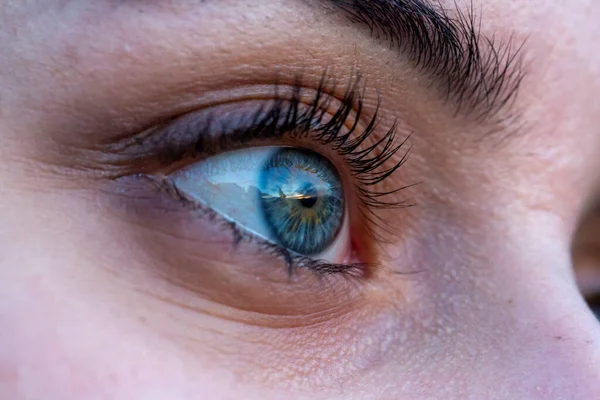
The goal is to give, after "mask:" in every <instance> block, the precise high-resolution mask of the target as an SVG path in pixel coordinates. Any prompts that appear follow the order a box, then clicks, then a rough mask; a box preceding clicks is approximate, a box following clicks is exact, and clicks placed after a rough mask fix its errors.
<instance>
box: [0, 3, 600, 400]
mask: <svg viewBox="0 0 600 400" xmlns="http://www.w3.org/2000/svg"><path fill="white" fill-rule="evenodd" d="M468 3H469V2H461V1H459V2H458V5H459V7H461V8H464V9H466V8H467V5H468ZM481 3H482V4H481V5H478V6H477V9H476V13H477V15H480V16H481V18H482V21H481V27H482V31H483V33H484V34H485V35H487V36H488V37H492V36H494V37H495V38H497V40H498V41H505V42H506V41H508V40H510V38H511V37H512V38H513V39H514V40H515V42H516V43H523V42H524V43H525V46H524V48H523V60H524V66H525V68H526V75H525V79H524V80H523V83H522V85H521V87H520V90H519V93H518V96H517V97H516V99H515V101H514V103H513V104H511V105H510V108H509V109H507V110H506V112H507V114H510V112H511V111H512V112H514V113H515V114H518V115H519V118H518V121H519V122H518V127H514V126H512V125H508V124H507V125H506V126H500V127H498V126H496V127H493V129H492V128H491V127H490V126H483V124H479V123H477V122H475V123H474V122H471V121H467V120H465V119H460V118H455V117H454V116H453V115H452V112H451V110H448V109H447V108H445V106H444V104H442V103H443V102H439V101H438V100H437V99H436V95H437V94H436V93H435V92H432V91H431V90H430V89H429V88H428V85H426V84H423V77H421V76H418V75H417V74H416V73H414V71H412V70H411V68H410V67H409V66H408V63H407V62H406V60H404V59H403V58H402V56H401V55H400V56H398V55H397V54H396V52H394V51H392V50H390V46H389V44H386V43H385V41H382V40H377V39H374V38H373V37H371V36H370V34H369V31H368V30H365V29H364V27H360V26H358V25H357V24H354V23H352V22H350V21H348V20H347V19H346V18H345V17H344V16H343V15H342V14H341V13H338V12H332V8H331V7H330V6H328V7H325V8H322V7H321V6H322V4H321V3H319V2H317V1H293V0H278V1H266V0H265V1H253V2H249V1H245V2H244V1H234V0H227V1H225V0H223V1H185V0H181V1H176V0H173V1H148V2H144V1H127V2H125V1H96V0H89V1H83V0H82V1H58V0H56V1H51V0H40V1H10V0H5V1H3V2H0V54H2V57H0V156H1V158H0V181H1V182H3V185H4V187H5V190H4V191H0V219H1V220H2V221H3V222H0V239H1V240H2V243H5V244H6V248H4V249H3V250H2V252H3V253H4V254H3V256H2V257H0V281H1V282H4V283H3V284H2V285H3V286H2V287H0V300H2V301H0V326H4V327H11V330H10V332H8V333H7V331H6V330H2V331H3V332H1V333H0V397H2V398H11V399H36V398H44V399H45V400H48V399H65V398H74V399H75V398H86V399H94V398H98V399H101V398H114V399H130V398H144V399H145V398H148V399H154V398H158V399H165V398H173V399H179V398H181V399H195V398H231V399H237V398H244V399H253V398H256V399H269V398H289V397H290V395H289V391H290V390H294V389H297V390H303V391H304V392H306V393H307V394H306V395H305V397H306V398H317V397H316V396H318V395H315V394H314V393H317V392H318V393H319V395H322V396H323V398H328V399H331V398H341V399H350V398H381V399H396V398H399V399H401V398H407V399H418V398H457V399H459V398H461V399H462V398H469V396H473V398H569V397H572V398H582V399H585V398H588V399H592V398H600V386H599V383H598V382H600V376H599V372H598V371H600V328H599V327H598V324H597V322H596V321H595V320H594V319H593V318H592V316H591V315H590V313H589V312H587V311H586V310H585V306H584V304H583V302H582V300H581V298H580V297H579V296H578V294H577V290H576V287H575V286H574V285H573V282H572V281H573V280H572V277H571V270H570V261H569V244H570V243H569V241H570V238H571V235H572V234H573V231H574V230H575V228H576V225H577V222H578V219H579V218H580V217H581V215H582V214H583V213H584V212H585V211H586V207H588V206H589V204H590V203H591V202H592V201H593V200H594V199H595V198H596V197H597V195H598V192H599V191H600V190H599V188H600V172H599V171H600V98H599V96H598V93H600V55H598V49H600V24H598V21H600V3H599V2H597V1H594V0H588V1H584V0H577V1H570V2H559V1H544V0H539V1H527V2H523V1H517V0H514V1H510V0H496V1H485V0H484V1H482V2H481ZM448 4H449V3H448ZM331 65H335V66H341V67H340V68H341V70H343V69H344V68H345V67H346V66H347V67H348V69H350V68H351V67H353V66H357V67H358V68H360V69H361V71H362V73H363V74H364V75H365V76H366V77H367V78H368V79H367V80H368V82H369V85H371V86H372V87H374V88H377V89H379V90H380V93H381V96H382V99H383V102H382V114H383V115H385V116H386V118H389V119H390V120H391V119H393V118H396V117H398V116H399V115H400V117H401V118H403V121H404V120H406V124H407V126H408V127H417V128H419V132H424V133H423V134H421V135H418V134H417V135H415V139H414V140H415V155H414V159H413V160H411V163H412V164H411V165H412V166H407V171H408V172H407V173H408V174H410V176H413V177H415V178H417V177H421V178H423V180H425V178H426V180H427V182H428V184H427V185H428V186H427V187H428V188H429V189H428V192H427V195H426V196H425V195H424V196H423V198H424V199H426V200H429V201H430V202H431V203H432V204H438V205H439V204H444V205H446V206H447V208H444V209H443V211H439V213H437V214H435V213H433V212H432V214H435V215H430V216H424V217H423V218H422V219H423V222H419V227H420V228H422V229H423V230H424V231H423V233H422V235H423V236H426V237H425V238H423V237H416V238H411V240H409V241H408V242H409V243H408V244H407V245H405V246H403V245H401V244H395V246H391V247H390V248H389V249H387V250H388V252H389V253H390V254H391V256H392V257H391V258H394V259H396V258H398V257H400V255H401V254H403V253H402V252H403V251H405V250H406V247H409V246H412V245H413V244H414V247H416V248H417V249H422V247H419V246H424V245H421V244H420V243H422V242H426V241H427V242H429V243H433V242H435V243H436V244H439V246H438V247H436V249H435V250H433V251H429V252H424V254H421V256H422V258H424V259H426V260H428V261H430V260H431V261H433V260H435V261H439V259H443V260H446V259H449V260H451V261H452V262H446V263H442V262H440V263H439V264H440V266H441V267H440V269H439V271H437V272H435V273H433V275H432V276H434V278H431V279H432V282H434V283H431V285H430V286H431V287H429V288H428V289H429V290H431V291H432V292H431V293H429V292H427V291H426V290H425V289H423V288H424V287H426V286H427V285H423V286H419V287H418V289H415V290H413V291H412V293H410V292H411V287H412V286H411V285H412V283H410V282H409V283H407V282H402V283H398V287H395V286H394V285H395V283H390V284H389V285H382V288H378V289H377V290H374V293H375V294H373V296H372V297H371V298H370V303H369V307H368V310H369V313H365V314H364V315H362V314H361V317H362V318H363V319H364V321H365V322H364V325H361V326H357V327H356V328H355V329H354V331H351V330H350V329H347V330H346V329H345V325H344V326H341V327H337V326H333V327H332V326H329V327H328V329H326V330H324V331H323V332H319V334H318V335H315V336H314V337H308V335H298V336H297V337H298V343H301V346H300V347H301V349H300V350H298V351H297V352H294V351H295V349H292V350H290V349H289V348H286V347H285V346H284V345H283V344H288V345H289V347H293V346H292V345H291V344H290V343H289V342H286V341H285V338H284V339H281V337H280V336H285V335H284V334H281V335H280V336H277V338H276V339H273V336H270V333H265V334H264V335H263V336H259V335H254V336H251V337H252V339H254V341H253V342H252V343H250V340H247V338H245V337H244V332H238V335H237V336H236V337H235V338H233V339H231V338H228V339H227V340H225V339H223V341H222V342H220V341H219V340H221V339H218V338H220V336H219V335H220V334H222V333H223V332H208V329H207V330H206V331H204V330H203V329H204V327H198V326H197V325H199V324H198V323H197V322H195V321H194V320H193V318H190V316H189V315H188V314H187V313H186V310H177V311H176V312H173V313H172V314H173V315H169V317H170V318H166V317H165V318H164V319H161V320H160V322H161V323H162V324H163V326H168V329H166V331H167V332H168V333H169V334H168V335H165V336H164V337H163V336H160V335H150V334H149V333H148V332H149V331H151V330H153V329H155V328H156V326H154V325H152V326H150V325H151V324H150V323H149V322H148V320H151V319H152V318H151V317H148V316H151V315H153V314H161V315H162V314H167V312H166V311H165V312H163V311H164V310H166V308H167V307H166V306H164V305H162V304H158V303H159V302H157V303H156V304H155V303H150V302H145V303H144V302H142V301H140V300H139V299H138V298H137V297H134V296H142V295H140V294H130V293H126V294H122V292H125V290H124V289H123V287H124V286H126V285H124V284H123V283H122V280H121V279H120V278H115V277H113V275H111V274H109V273H106V274H104V273H103V274H102V275H100V274H99V273H96V272H94V273H93V274H92V273H90V274H88V275H86V273H84V272H82V271H84V270H87V269H88V268H85V266H86V265H85V264H86V263H88V262H89V260H90V259H93V260H95V261H97V262H98V263H102V262H107V261H106V260H108V259H110V258H111V257H115V258H116V257H118V255H113V254H111V255H105V254H104V253H105V252H103V251H100V248H102V247H103V246H106V247H109V248H110V246H112V245H113V244H112V242H111V234H110V233H107V232H106V230H107V229H106V227H105V226H104V225H103V222H104V220H102V218H101V217H98V218H93V216H94V215H96V213H98V211H97V205H96V204H94V203H93V201H91V200H89V198H88V197H87V194H79V192H77V190H73V191H72V192H69V191H70V190H72V189H76V188H77V186H78V185H80V180H84V179H85V175H81V174H78V173H75V172H72V171H73V170H76V168H71V167H72V165H67V164H68V163H67V161H65V158H64V157H63V155H62V154H59V153H60V151H58V150H56V149H57V148H59V147H60V146H57V145H56V144H57V143H59V144H64V145H65V147H68V148H71V147H73V148H75V147H77V146H80V147H85V146H86V145H87V144H88V143H91V142H94V141H96V140H97V141H99V142H102V141H103V140H104V139H108V138H110V137H113V136H115V135H118V134H119V133H120V132H118V130H117V129H116V128H115V126H110V124H107V123H106V120H108V119H110V120H118V121H120V122H122V126H126V127H137V126H139V125H140V124H142V125H143V124H144V123H146V122H147V121H148V120H151V119H152V118H153V117H164V116H171V115H172V114H175V115H176V114H177V112H179V111H181V110H188V109H190V108H194V107H196V106H199V105H202V104H199V103H198V97H199V94H200V93H204V92H211V93H212V92H214V93H215V96H216V97H218V96H219V94H218V89H219V88H220V87H222V86H223V85H224V84H227V83H228V82H232V81H236V82H238V83H244V84H245V83H248V82H250V81H251V80H253V79H256V80H258V81H263V80H267V79H268V77H269V76H270V77H272V76H273V70H274V69H277V68H279V69H280V71H283V73H285V71H288V72H290V71H291V72H297V71H303V72H304V73H307V74H308V75H315V76H318V75H319V74H320V73H322V70H323V68H324V67H328V66H331ZM367 100H369V99H367ZM370 101H371V105H372V104H373V103H374V100H373V98H371V100H370ZM98 105H101V107H98ZM508 120H510V119H508V118H507V121H508ZM103 124H104V125H103ZM100 127H105V128H106V129H100ZM492 130H493V131H494V132H498V131H500V133H504V134H505V135H500V136H501V137H503V138H506V139H503V140H486V139H485V138H486V137H488V134H489V133H490V131H492ZM497 136H498V135H497ZM98 138H101V139H98ZM481 138H483V139H481ZM54 153H56V154H54ZM85 167H86V168H87V167H89V166H88V165H86V166H85ZM86 168H81V169H82V170H86ZM90 169H93V168H90ZM64 171H69V172H70V173H69V174H65V173H64ZM77 172H80V171H77ZM59 189H60V190H59ZM65 189H66V190H65ZM54 191H56V192H59V191H61V193H63V192H65V191H66V192H69V193H73V195H72V197H73V199H65V198H64V197H61V196H60V195H55V194H54ZM70 202H72V204H71V203H70ZM86 202H87V203H86ZM76 203H77V204H76ZM79 203H86V206H85V207H83V206H81V207H80V206H79ZM67 208H68V210H67ZM426 209H427V210H429V208H426ZM57 210H62V212H63V214H60V213H58V211H57ZM432 210H433V208H432ZM67 211H69V212H70V213H72V215H70V214H68V213H67ZM65 215H67V216H68V217H67V218H65ZM82 221H85V223H84V222H82ZM440 221H454V222H456V221H458V222H459V223H456V225H454V226H452V229H448V230H449V233H447V234H440V235H439V236H434V235H433V233H436V229H437V227H438V224H439V225H441V222H440ZM83 225H86V226H85V227H82V226H83ZM76 232H85V233H83V234H79V235H78V234H77V233H76ZM89 232H93V233H94V235H92V234H90V233H89ZM429 233H432V235H430V236H428V234H429ZM96 237H102V238H104V241H103V243H99V244H98V243H94V240H93V238H96ZM113 240H114V239H113ZM74 242H78V243H81V245H80V246H71V245H69V244H70V243H74ZM417 243H418V244H417ZM2 247H4V245H3V246H2ZM457 249H460V251H458V250H457ZM111 251H114V252H115V254H116V253H118V252H119V251H120V250H111ZM123 252H124V251H123ZM414 253H419V251H418V250H415V251H414V252H413V254H412V255H413V256H414V257H416V255H415V254H414ZM457 253H461V254H457ZM124 254H128V253H125V252H124ZM128 262H129V261H128ZM131 262H132V263H133V262H135V261H131ZM442 264H443V265H442ZM447 264H448V265H447ZM450 264H451V265H450ZM457 265H458V266H459V267H460V268H454V267H456V266H457ZM90 269H91V268H90ZM115 275H118V274H115ZM99 277H101V278H99ZM100 281H101V283H98V282H100ZM123 281H124V280H123ZM6 282H11V283H12V284H11V285H7V284H6ZM464 282H467V283H464ZM96 285H105V286H103V289H104V288H105V287H106V288H107V289H106V290H103V291H102V293H101V294H96V292H98V290H97V288H96ZM462 285H464V287H466V289H464V290H465V291H466V292H468V291H469V290H470V289H471V285H472V286H473V287H476V289H473V291H474V293H476V294H473V296H472V297H471V296H470V292H469V295H466V294H465V293H464V292H462V291H461V290H463V286H462ZM133 287H135V285H130V286H127V288H128V289H131V288H133ZM400 287H401V289H400ZM404 290H406V291H407V292H409V294H410V295H414V296H430V297H431V298H433V297H435V300H431V302H432V303H434V302H435V303H436V304H443V305H442V306H439V308H438V311H439V310H442V311H444V312H447V315H451V316H453V317H454V316H456V318H457V319H456V321H447V319H451V318H449V317H447V315H446V314H443V313H441V312H440V313H439V314H436V315H434V316H433V317H431V315H428V314H427V313H426V311H427V310H426V306H423V308H422V310H420V311H423V310H424V311H423V312H422V313H417V312H415V317H414V318H413V319H410V318H405V315H404V310H403V309H402V308H401V307H399V306H397V305H396V304H394V301H396V300H398V298H400V297H402V296H401V295H399V294H398V292H400V291H404ZM131 291H132V292H133V291H134V290H133V289H132V290H131ZM92 292H93V293H94V296H92V295H91V294H90V293H92ZM434 294H435V296H434ZM92 297H93V298H92ZM125 299H127V300H131V299H135V301H133V300H132V301H131V302H130V303H126V302H125ZM465 299H466V300H465ZM427 301H428V300H426V299H423V300H422V302H423V304H427ZM476 301H480V303H478V304H475V305H474V304H473V302H476ZM123 304H128V308H127V309H124V307H123ZM142 304H144V306H143V307H142ZM169 310H171V309H170V308H169ZM132 315H136V316H138V317H136V319H134V318H133V317H131V316H132ZM417 317H418V318H417ZM440 321H441V322H440ZM342 325H343V324H342ZM219 326H220V325H219ZM214 331H218V329H217V328H215V329H214ZM189 332H192V333H191V334H190V333H189ZM194 333H195V334H198V333H202V334H206V335H207V337H210V338H213V336H211V335H214V337H215V339H214V342H210V343H208V344H207V343H198V342H199V341H195V342H194V341H191V340H190V341H189V342H186V344H185V345H183V346H182V345H180V342H179V340H180V338H181V337H184V336H185V337H187V336H193V335H194ZM286 334H287V333H286ZM293 334H294V333H293V332H292V333H289V335H291V336H293ZM222 336H226V335H222ZM293 337H294V338H296V336H293ZM307 337H308V339H307ZM358 337H360V340H359V339H357V338H358ZM565 337H566V338H568V340H562V338H565ZM557 338H561V339H560V340H559V339H557ZM245 340H246V342H244V341H245ZM3 342H4V345H3V344H2V343H3ZM232 343H234V344H235V345H236V346H237V345H238V344H239V346H237V347H231V346H230V345H231V344H232ZM273 343H277V345H280V346H281V347H280V348H277V349H275V351H274V350H273V349H272V348H271V351H274V352H275V354H278V355H279V356H273V357H271V358H269V357H267V356H264V353H265V351H264V350H265V349H269V346H271V345H272V344H273ZM340 343H342V344H347V346H345V347H344V346H341V345H340ZM228 346H229V347H228ZM273 346H275V345H273ZM257 349H258V350H257ZM241 354H243V355H244V357H242V356H241ZM288 357H289V358H288ZM242 358H244V359H242ZM299 360H300V361H299ZM340 360H342V361H340ZM346 361H347V362H346ZM232 371H234V372H232ZM332 376H333V377H334V378H331V377H332ZM311 392H312V394H311ZM299 393H300V392H297V393H295V394H294V395H293V396H292V397H294V398H296V397H298V398H302V395H300V394H299ZM69 396H72V397H69Z"/></svg>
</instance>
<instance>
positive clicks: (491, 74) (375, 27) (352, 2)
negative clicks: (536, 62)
mask: <svg viewBox="0 0 600 400" xmlns="http://www.w3.org/2000/svg"><path fill="white" fill-rule="evenodd" d="M323 1H324V2H325V3H326V5H327V4H329V5H331V6H333V7H335V8H337V9H339V10H342V11H343V12H344V13H345V14H346V15H347V16H348V18H349V19H350V20H351V21H352V22H355V23H358V24H361V25H364V26H366V27H368V28H369V29H370V32H371V35H372V36H374V37H375V38H377V39H383V40H385V41H387V42H388V43H389V44H390V46H391V47H392V48H396V49H397V50H399V51H400V53H401V54H403V55H405V56H406V57H407V58H408V60H409V62H411V63H412V65H413V66H414V67H415V68H416V69H418V70H419V71H420V72H422V73H423V74H425V75H426V76H428V77H429V78H431V79H432V82H434V83H435V84H436V85H437V86H438V88H439V89H440V90H442V93H443V94H444V96H445V101H446V102H447V103H449V102H451V103H452V104H453V105H454V106H455V112H456V114H468V115H470V116H474V117H475V118H476V119H478V120H494V117H498V116H499V115H500V114H501V113H500V112H501V111H503V110H506V109H507V108H509V105H510V104H512V103H513V101H514V99H515V98H516V96H517V94H518V91H519V87H520V86H521V82H522V80H523V78H524V76H525V71H524V67H523V57H522V49H523V45H524V43H522V44H520V45H518V46H517V45H515V43H514V40H513V38H512V37H511V38H510V39H509V40H508V41H507V42H505V43H500V42H498V41H496V40H495V38H494V37H493V36H492V37H487V36H484V35H483V34H482V33H481V31H480V25H481V20H480V19H478V18H477V17H476V15H475V12H474V9H473V5H472V3H471V7H470V8H469V9H467V10H461V9H459V8H458V7H457V8H456V9H455V10H453V11H452V13H451V12H450V10H447V9H444V8H443V7H442V6H441V5H440V4H439V3H437V4H434V3H432V2H428V1H427V0H323ZM500 118H502V117H500Z"/></svg>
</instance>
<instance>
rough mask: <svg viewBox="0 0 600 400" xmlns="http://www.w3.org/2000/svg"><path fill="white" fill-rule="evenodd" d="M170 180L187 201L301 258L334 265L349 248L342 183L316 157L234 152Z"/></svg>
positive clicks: (277, 150) (280, 151) (292, 151)
mask: <svg viewBox="0 0 600 400" xmlns="http://www.w3.org/2000/svg"><path fill="white" fill-rule="evenodd" d="M170 179H172V182H173V184H174V185H175V186H176V187H177V189H178V190H180V191H181V192H183V193H185V194H186V195H187V196H188V197H191V198H192V199H194V200H196V201H198V202H199V203H201V204H204V205H205V206H208V207H210V208H212V209H213V210H214V211H216V212H218V213H219V214H221V215H222V216H223V217H224V218H226V219H228V220H230V221H233V222H235V223H236V224H238V226H241V227H243V228H244V229H246V230H248V231H250V232H252V233H253V234H255V235H258V236H260V237H262V238H264V239H266V240H269V241H271V242H273V243H276V244H278V245H280V246H282V247H285V248H286V249H288V250H291V251H293V252H295V253H298V254H300V255H304V256H317V255H318V256H319V257H320V258H334V259H337V258H339V255H338V253H339V252H340V251H344V250H345V249H346V248H347V247H348V243H349V238H348V233H347V231H348V229H347V227H346V226H347V223H345V213H346V206H345V198H344V191H343V186H342V181H341V178H340V176H339V174H338V172H337V170H336V168H335V167H334V166H333V165H332V164H331V162H330V161H329V160H328V159H327V158H325V157H324V156H322V155H320V154H318V153H316V152H313V151H310V150H305V149H300V148H292V147H257V148H249V149H244V150H237V151H232V152H227V153H223V154H220V155H217V156H213V157H210V158H208V159H206V160H203V161H200V162H198V163H196V164H193V165H191V166H189V167H187V168H185V169H183V170H181V171H178V172H175V173H174V174H172V175H171V176H170ZM332 249H333V250H332ZM332 251H333V253H335V254H331V253H332ZM324 253H327V255H328V257H323V254H324Z"/></svg>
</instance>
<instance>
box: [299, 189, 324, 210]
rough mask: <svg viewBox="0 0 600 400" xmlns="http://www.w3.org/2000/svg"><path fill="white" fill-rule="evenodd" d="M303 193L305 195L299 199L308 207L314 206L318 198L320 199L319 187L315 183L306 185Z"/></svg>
mask: <svg viewBox="0 0 600 400" xmlns="http://www.w3.org/2000/svg"><path fill="white" fill-rule="evenodd" d="M301 193H302V195H303V197H302V198H301V199H300V200H299V201H300V204H302V205H303V206H304V207H306V208H312V206H314V205H315V204H316V203H317V200H319V198H318V197H317V188H315V187H314V186H313V185H306V186H305V187H304V188H303V190H302V191H301Z"/></svg>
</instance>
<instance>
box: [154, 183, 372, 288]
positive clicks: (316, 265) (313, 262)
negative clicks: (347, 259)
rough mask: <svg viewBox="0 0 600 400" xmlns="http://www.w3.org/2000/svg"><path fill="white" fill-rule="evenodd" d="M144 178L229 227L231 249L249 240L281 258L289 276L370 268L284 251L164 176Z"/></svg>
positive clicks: (360, 273) (355, 273) (352, 273)
mask: <svg viewBox="0 0 600 400" xmlns="http://www.w3.org/2000/svg"><path fill="white" fill-rule="evenodd" d="M144 177H145V178H148V179H150V180H151V181H152V183H153V184H154V185H156V186H157V188H158V189H159V190H163V191H166V192H167V193H169V194H170V195H172V196H174V197H175V198H176V199H177V200H179V201H180V202H181V203H182V204H184V205H185V206H186V207H187V208H189V209H190V210H193V211H195V212H198V213H200V214H201V215H202V216H203V217H205V218H208V219H209V220H210V221H211V222H216V223H218V224H220V225H221V226H222V227H223V228H224V229H227V230H229V231H230V232H231V236H232V244H233V247H234V248H236V247H237V246H239V245H240V243H241V242H247V243H252V244H254V245H256V247H257V248H258V249H259V250H260V251H262V252H265V253H266V254H268V255H271V256H274V257H276V258H278V259H280V260H281V261H283V262H284V264H285V267H286V270H287V271H288V276H289V277H290V279H291V278H292V277H293V275H294V273H295V272H296V271H298V270H300V269H306V270H309V271H311V272H312V273H314V274H315V275H317V277H324V276H328V275H342V276H347V277H353V278H360V277H364V276H365V275H366V272H367V271H368V270H369V269H370V268H372V265H371V264H368V263H349V264H337V263H331V262H328V261H325V260H319V259H312V258H310V257H305V256H302V255H300V254H296V253H294V252H291V251H289V250H287V249H286V248H285V247H282V246H280V245H278V244H276V243H272V242H270V241H268V240H265V239H262V238H260V237H258V236H256V235H254V234H252V233H251V232H248V231H247V230H246V229H243V228H240V227H238V224H237V223H236V222H234V221H231V220H228V219H227V218H225V217H223V216H222V215H221V214H219V213H218V212H217V211H215V210H213V209H212V208H210V207H205V206H204V205H202V204H200V203H198V202H197V201H195V200H193V199H190V198H189V197H188V196H187V195H186V194H185V193H183V192H181V191H180V190H179V189H178V188H177V187H176V186H175V185H173V184H172V183H171V182H170V181H169V180H168V179H166V178H158V177H153V176H149V175H146V176H144Z"/></svg>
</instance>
